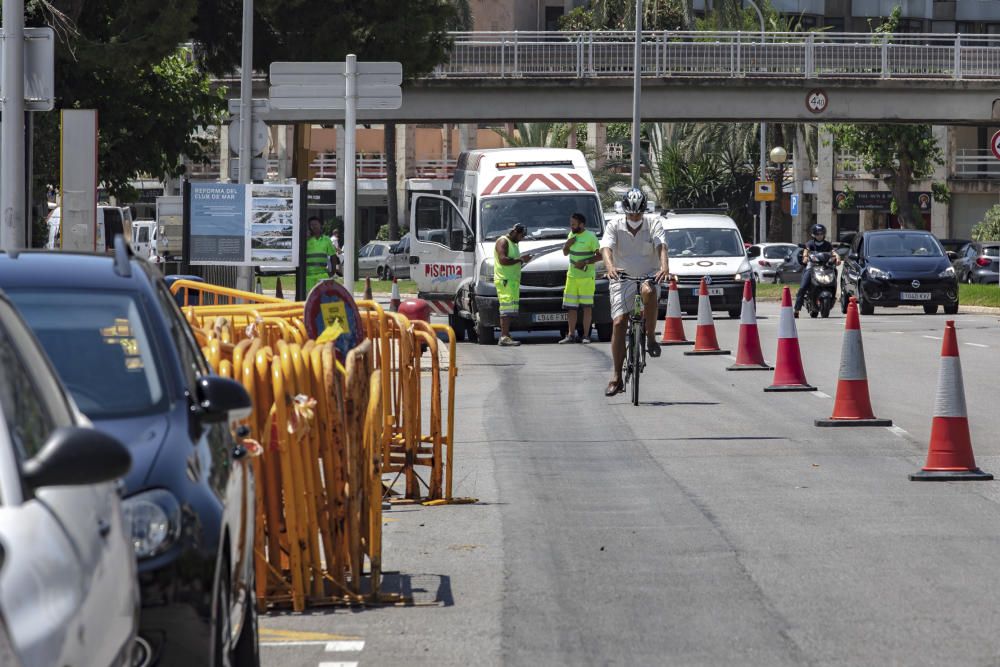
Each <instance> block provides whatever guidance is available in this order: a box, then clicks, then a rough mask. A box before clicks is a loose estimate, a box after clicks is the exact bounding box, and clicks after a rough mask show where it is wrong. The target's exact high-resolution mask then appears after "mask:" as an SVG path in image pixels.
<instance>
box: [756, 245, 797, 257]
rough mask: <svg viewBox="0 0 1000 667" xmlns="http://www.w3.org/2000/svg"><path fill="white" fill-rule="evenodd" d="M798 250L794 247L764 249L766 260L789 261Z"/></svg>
mask: <svg viewBox="0 0 1000 667" xmlns="http://www.w3.org/2000/svg"><path fill="white" fill-rule="evenodd" d="M797 249H798V248H797V246H793V245H769V246H767V247H766V248H764V259H789V258H790V257H791V256H792V254H793V253H794V252H795V250H797Z"/></svg>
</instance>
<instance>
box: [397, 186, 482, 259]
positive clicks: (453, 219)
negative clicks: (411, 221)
mask: <svg viewBox="0 0 1000 667" xmlns="http://www.w3.org/2000/svg"><path fill="white" fill-rule="evenodd" d="M416 233H417V238H418V239H419V240H421V241H426V242H428V243H437V244H439V245H443V246H446V247H447V248H449V249H451V250H462V249H463V248H464V247H465V237H466V234H467V232H466V228H465V225H464V224H463V223H462V217H461V215H460V214H459V212H458V209H456V208H455V205H454V204H453V203H452V202H451V200H450V199H446V198H438V197H428V196H423V197H420V198H419V199H417V210H416ZM408 239H409V236H407V237H406V238H405V239H404V240H403V241H400V242H399V243H398V244H396V246H395V247H394V250H395V249H397V248H400V247H402V244H403V243H404V242H408Z"/></svg>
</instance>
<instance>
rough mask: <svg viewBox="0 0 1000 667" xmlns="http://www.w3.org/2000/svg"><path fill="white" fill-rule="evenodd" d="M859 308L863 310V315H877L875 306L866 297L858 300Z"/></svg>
mask: <svg viewBox="0 0 1000 667" xmlns="http://www.w3.org/2000/svg"><path fill="white" fill-rule="evenodd" d="M858 308H859V309H860V310H861V314H862V315H874V314H875V304H873V303H872V302H871V301H869V300H868V299H866V298H864V297H860V298H859V299H858Z"/></svg>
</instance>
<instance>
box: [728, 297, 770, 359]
mask: <svg viewBox="0 0 1000 667" xmlns="http://www.w3.org/2000/svg"><path fill="white" fill-rule="evenodd" d="M726 370H727V371H770V370H774V369H773V368H772V367H771V366H768V364H767V362H766V361H764V353H763V352H762V351H761V349H760V331H758V330H757V305H756V303H755V302H754V299H753V285H751V283H750V281H749V280H747V281H746V282H744V283H743V309H742V310H741V311H740V340H739V342H738V343H737V344H736V363H735V364H733V365H732V366H730V367H729V368H727V369H726Z"/></svg>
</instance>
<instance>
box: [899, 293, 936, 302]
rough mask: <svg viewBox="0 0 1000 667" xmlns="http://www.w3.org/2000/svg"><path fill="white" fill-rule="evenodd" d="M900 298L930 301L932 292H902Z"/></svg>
mask: <svg viewBox="0 0 1000 667" xmlns="http://www.w3.org/2000/svg"><path fill="white" fill-rule="evenodd" d="M899 298H900V299H902V300H903V301H930V300H931V293H930V292H902V293H900V295H899Z"/></svg>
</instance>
